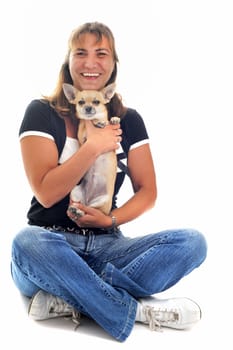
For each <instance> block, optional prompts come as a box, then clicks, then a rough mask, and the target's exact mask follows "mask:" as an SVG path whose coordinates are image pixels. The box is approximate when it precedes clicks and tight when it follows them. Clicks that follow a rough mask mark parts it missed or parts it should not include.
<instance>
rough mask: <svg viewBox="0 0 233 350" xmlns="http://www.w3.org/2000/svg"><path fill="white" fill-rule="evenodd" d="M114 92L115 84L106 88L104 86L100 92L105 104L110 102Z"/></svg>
mask: <svg viewBox="0 0 233 350" xmlns="http://www.w3.org/2000/svg"><path fill="white" fill-rule="evenodd" d="M115 91H116V84H115V83H112V84H109V85H108V86H105V87H104V88H103V89H102V90H101V92H102V94H103V98H104V99H105V103H108V102H109V101H110V100H111V98H112V97H113V95H114V94H115Z"/></svg>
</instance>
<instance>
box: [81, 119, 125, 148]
mask: <svg viewBox="0 0 233 350" xmlns="http://www.w3.org/2000/svg"><path fill="white" fill-rule="evenodd" d="M85 124H86V138H87V141H86V142H87V143H88V144H90V145H93V147H94V148H95V149H96V151H97V153H98V154H102V153H105V152H110V151H114V150H116V149H117V148H119V143H120V142H121V140H122V137H121V135H122V130H121V127H120V124H108V125H106V126H105V127H104V128H97V127H96V126H94V125H93V123H92V121H90V120H87V121H85Z"/></svg>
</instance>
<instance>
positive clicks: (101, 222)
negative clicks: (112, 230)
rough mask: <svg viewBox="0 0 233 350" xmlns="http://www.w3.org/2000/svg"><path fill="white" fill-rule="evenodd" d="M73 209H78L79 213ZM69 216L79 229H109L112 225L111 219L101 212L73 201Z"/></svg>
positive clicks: (68, 211)
mask: <svg viewBox="0 0 233 350" xmlns="http://www.w3.org/2000/svg"><path fill="white" fill-rule="evenodd" d="M73 209H77V211H76V212H75V210H73ZM67 215H68V217H69V218H70V219H71V220H72V221H74V222H75V223H76V225H77V226H79V227H100V228H109V227H111V225H112V219H111V217H110V216H108V215H105V214H104V213H103V212H102V211H101V210H99V209H96V208H92V207H88V206H86V205H83V204H81V203H79V202H74V201H72V200H71V201H70V204H69V208H68V210H67Z"/></svg>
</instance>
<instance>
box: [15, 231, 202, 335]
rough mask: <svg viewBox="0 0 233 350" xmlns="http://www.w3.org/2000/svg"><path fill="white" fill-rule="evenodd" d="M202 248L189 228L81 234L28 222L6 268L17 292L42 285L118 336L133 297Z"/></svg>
mask: <svg viewBox="0 0 233 350" xmlns="http://www.w3.org/2000/svg"><path fill="white" fill-rule="evenodd" d="M206 251H207V245H206V241H205V238H204V236H203V235H202V234H201V233H200V232H198V231H196V230H193V229H178V230H167V231H163V232H160V233H153V234H148V235H145V236H141V237H134V238H132V237H125V236H124V235H123V234H122V232H121V231H120V230H117V231H111V232H110V233H107V234H97V235H94V234H91V233H90V234H89V235H87V236H83V235H78V234H73V233H61V232H56V231H50V230H47V229H44V228H42V227H38V226H29V227H26V228H24V229H23V230H21V232H19V233H18V234H17V235H16V237H15V238H14V240H13V244H12V262H11V273H12V277H13V280H14V282H15V284H16V286H17V287H18V289H19V290H20V292H21V293H22V294H24V295H26V296H28V297H31V296H32V295H33V294H35V293H36V292H37V291H38V290H40V289H43V290H45V291H47V292H48V293H50V294H53V295H56V296H58V297H60V298H62V299H63V300H65V301H66V302H67V303H68V304H70V305H72V306H73V307H74V308H75V309H77V310H78V311H80V312H81V313H82V314H84V315H86V316H88V317H90V318H92V319H93V320H95V321H96V322H97V323H98V324H99V325H100V326H101V327H102V328H103V329H105V331H106V332H108V333H109V334H110V335H111V336H113V337H114V338H115V339H117V340H119V341H124V340H125V339H126V338H127V337H128V336H129V334H130V333H131V331H132V328H133V326H134V323H135V317H136V309H137V303H138V301H137V300H138V299H139V298H141V297H144V296H148V295H152V294H155V293H159V292H162V291H164V290H166V289H168V288H169V287H171V286H172V285H174V284H175V283H177V282H178V281H179V280H180V279H181V278H182V277H184V276H185V275H187V274H188V273H190V272H191V271H192V270H193V269H194V268H196V267H198V266H199V265H200V264H201V263H202V262H203V261H204V260H205V257H206Z"/></svg>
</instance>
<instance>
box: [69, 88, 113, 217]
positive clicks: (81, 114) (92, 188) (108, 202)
mask: <svg viewBox="0 0 233 350" xmlns="http://www.w3.org/2000/svg"><path fill="white" fill-rule="evenodd" d="M63 91H64V93H65V96H66V97H67V99H68V101H69V102H70V103H72V104H75V106H76V112H77V118H79V119H80V122H79V127H78V135H77V136H78V141H79V144H80V145H82V144H83V143H84V142H85V141H86V130H85V122H84V120H92V122H93V124H94V125H95V126H96V127H99V128H104V127H105V126H106V125H107V124H108V123H109V120H108V111H107V108H106V106H105V104H106V103H108V102H109V101H110V100H111V98H112V97H113V95H114V94H115V84H110V85H108V86H106V87H105V88H103V89H102V90H101V91H95V90H83V91H79V90H77V89H76V88H75V87H74V86H73V85H71V84H63ZM119 122H120V118H118V117H112V118H111V120H110V123H111V124H118V123H119ZM116 172H117V157H116V152H115V151H112V152H107V153H104V154H101V155H100V156H99V157H98V158H97V159H96V161H95V163H94V164H93V165H92V166H91V168H90V169H89V170H88V171H87V172H86V174H85V175H84V177H83V179H82V181H81V183H79V184H78V185H76V186H75V187H74V189H73V190H72V191H71V199H72V200H73V201H75V202H81V203H82V204H84V205H87V206H91V207H93V208H98V209H100V210H102V212H103V213H105V214H106V215H108V214H109V213H110V210H111V207H112V197H113V193H114V185H115V180H116ZM69 210H70V211H71V212H73V214H75V215H77V216H83V215H84V213H83V211H81V210H79V209H77V208H75V207H72V205H71V206H70V207H69Z"/></svg>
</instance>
